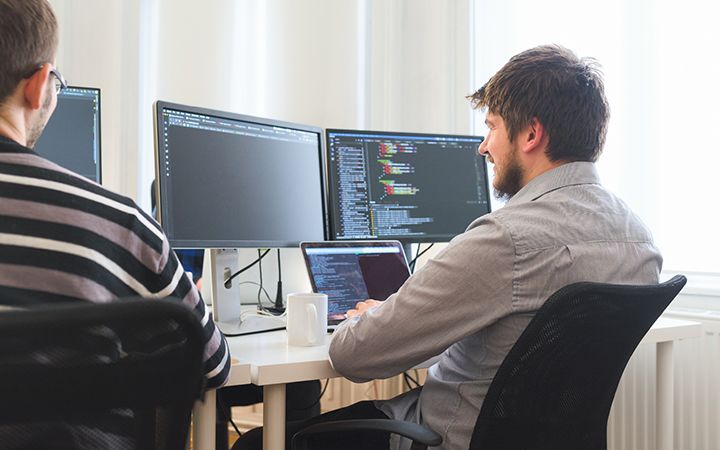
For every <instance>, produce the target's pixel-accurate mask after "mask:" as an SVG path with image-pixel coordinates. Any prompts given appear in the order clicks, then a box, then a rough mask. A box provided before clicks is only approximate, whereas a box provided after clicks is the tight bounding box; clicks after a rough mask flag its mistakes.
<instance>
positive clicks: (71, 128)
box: [34, 86, 102, 183]
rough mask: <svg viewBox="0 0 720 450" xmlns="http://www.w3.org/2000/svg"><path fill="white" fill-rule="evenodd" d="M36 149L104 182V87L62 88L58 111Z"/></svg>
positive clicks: (85, 175)
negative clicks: (101, 138) (102, 162)
mask: <svg viewBox="0 0 720 450" xmlns="http://www.w3.org/2000/svg"><path fill="white" fill-rule="evenodd" d="M34 150H35V152H36V153H38V154H39V155H40V156H42V157H43V158H46V159H49V160H50V161H52V162H54V163H56V164H59V165H61V166H63V167H65V168H66V169H69V170H72V171H73V172H75V173H78V174H80V175H82V176H84V177H86V178H89V179H91V180H93V181H95V182H97V183H100V182H101V181H102V177H101V172H102V166H101V163H100V89H95V88H88V87H77V86H68V87H67V88H66V89H63V90H62V91H60V93H59V94H58V99H57V107H56V108H55V112H54V113H53V115H52V116H51V117H50V120H49V121H48V123H47V125H46V126H45V129H44V130H43V133H42V135H41V136H40V139H38V141H37V142H36V143H35V148H34Z"/></svg>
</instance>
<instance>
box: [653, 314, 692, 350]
mask: <svg viewBox="0 0 720 450" xmlns="http://www.w3.org/2000/svg"><path fill="white" fill-rule="evenodd" d="M700 335H702V324H701V323H700V322H693V321H690V320H680V319H669V318H665V317H660V318H659V319H658V320H657V321H656V322H655V323H654V324H653V326H652V327H650V330H649V331H648V332H647V334H646V335H645V337H644V338H643V339H642V341H640V343H641V344H657V343H659V342H669V341H674V340H677V339H686V338H694V337H699V336H700Z"/></svg>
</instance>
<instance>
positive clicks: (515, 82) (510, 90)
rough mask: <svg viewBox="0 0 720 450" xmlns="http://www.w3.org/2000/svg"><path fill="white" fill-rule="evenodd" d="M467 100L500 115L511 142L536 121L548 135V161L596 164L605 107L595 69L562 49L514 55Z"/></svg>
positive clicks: (592, 62) (607, 111)
mask: <svg viewBox="0 0 720 450" xmlns="http://www.w3.org/2000/svg"><path fill="white" fill-rule="evenodd" d="M468 98H469V99H470V100H471V101H472V104H473V107H474V108H487V110H488V111H489V112H491V113H493V114H497V115H499V116H500V117H502V119H503V120H504V121H505V126H506V128H507V130H508V136H509V138H510V141H511V142H512V141H513V139H514V138H515V137H516V136H517V134H518V133H519V132H520V130H521V129H522V128H524V127H525V126H527V125H529V124H530V122H531V121H532V119H533V118H537V120H538V121H539V122H540V123H541V124H542V125H543V126H544V127H545V130H546V131H547V133H548V138H549V141H548V142H549V143H548V148H547V156H548V158H549V159H550V160H551V161H568V162H569V161H596V160H597V158H598V156H600V152H601V151H602V148H603V145H604V144H605V135H606V134H607V122H608V119H609V117H610V108H609V106H608V102H607V99H606V98H605V92H604V87H603V80H602V74H601V72H600V66H599V64H598V63H597V61H595V60H594V59H592V58H578V57H577V56H576V55H575V54H574V53H573V52H572V51H570V50H568V49H566V48H565V47H561V46H559V45H543V46H539V47H535V48H532V49H530V50H526V51H524V52H522V53H520V54H518V55H515V56H513V57H512V58H511V59H510V61H508V62H507V63H506V64H505V65H504V66H503V68H502V69H500V71H498V72H497V73H496V74H495V75H493V76H492V78H490V80H489V81H488V82H487V83H485V85H484V86H483V87H481V88H480V89H479V90H478V91H477V92H475V93H474V94H473V95H471V96H468Z"/></svg>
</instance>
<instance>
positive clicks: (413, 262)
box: [408, 242, 435, 273]
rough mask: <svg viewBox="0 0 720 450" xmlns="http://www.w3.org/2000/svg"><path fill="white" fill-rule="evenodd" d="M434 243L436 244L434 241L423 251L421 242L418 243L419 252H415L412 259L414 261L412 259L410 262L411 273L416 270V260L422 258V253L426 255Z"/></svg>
mask: <svg viewBox="0 0 720 450" xmlns="http://www.w3.org/2000/svg"><path fill="white" fill-rule="evenodd" d="M433 245H435V243H434V242H433V243H432V244H430V245H429V246H428V248H426V249H425V250H423V251H422V252H421V251H420V244H418V249H417V253H416V254H415V257H414V258H413V259H412V261H410V264H408V267H409V268H410V273H413V272H415V262H417V260H418V258H420V257H421V256H422V255H424V254H425V253H427V251H428V250H430V249H431V248H433Z"/></svg>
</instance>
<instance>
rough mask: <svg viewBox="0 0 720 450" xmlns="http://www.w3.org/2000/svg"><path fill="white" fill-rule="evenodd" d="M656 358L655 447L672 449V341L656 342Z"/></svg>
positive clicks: (660, 449) (673, 423) (673, 422)
mask: <svg viewBox="0 0 720 450" xmlns="http://www.w3.org/2000/svg"><path fill="white" fill-rule="evenodd" d="M656 358H657V362H656V364H657V368H656V370H657V374H656V376H657V380H656V387H655V389H656V392H655V394H656V397H655V402H656V411H655V414H656V416H655V427H656V430H655V438H656V440H657V442H656V448H657V449H658V450H672V448H673V445H674V442H673V432H674V426H675V421H674V418H673V412H674V404H673V403H674V399H673V341H668V342H658V343H657V357H656Z"/></svg>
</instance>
